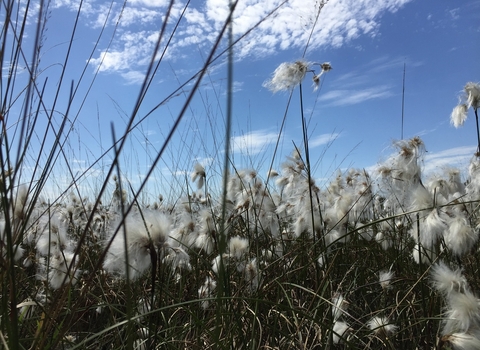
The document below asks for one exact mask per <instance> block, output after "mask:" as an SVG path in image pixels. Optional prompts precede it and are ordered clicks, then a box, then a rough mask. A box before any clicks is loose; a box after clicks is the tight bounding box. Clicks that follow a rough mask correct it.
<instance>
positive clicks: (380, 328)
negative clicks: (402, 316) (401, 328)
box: [367, 316, 398, 337]
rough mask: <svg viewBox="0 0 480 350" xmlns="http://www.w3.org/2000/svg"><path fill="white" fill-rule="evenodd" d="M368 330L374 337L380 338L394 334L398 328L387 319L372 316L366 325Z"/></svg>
mask: <svg viewBox="0 0 480 350" xmlns="http://www.w3.org/2000/svg"><path fill="white" fill-rule="evenodd" d="M367 327H368V329H370V330H371V331H372V332H373V333H374V334H375V335H377V336H380V337H387V336H390V335H392V334H394V333H395V332H396V331H397V329H398V326H395V325H393V324H391V323H390V322H389V320H388V317H385V316H374V317H372V318H371V319H370V320H369V321H368V323H367Z"/></svg>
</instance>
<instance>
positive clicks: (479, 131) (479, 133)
mask: <svg viewBox="0 0 480 350" xmlns="http://www.w3.org/2000/svg"><path fill="white" fill-rule="evenodd" d="M473 111H474V113H475V122H476V124H477V157H480V126H479V125H478V108H474V109H473Z"/></svg>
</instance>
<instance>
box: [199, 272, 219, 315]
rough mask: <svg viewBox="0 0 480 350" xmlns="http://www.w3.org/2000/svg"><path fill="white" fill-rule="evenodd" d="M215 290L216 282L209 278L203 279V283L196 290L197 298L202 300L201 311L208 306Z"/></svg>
mask: <svg viewBox="0 0 480 350" xmlns="http://www.w3.org/2000/svg"><path fill="white" fill-rule="evenodd" d="M216 288H217V282H216V281H215V280H214V279H212V278H211V277H207V278H205V282H204V283H203V284H202V285H201V286H200V288H198V297H199V298H200V299H203V300H202V301H201V302H200V306H201V307H202V309H204V310H205V309H207V308H208V307H209V305H210V300H208V299H209V298H211V297H212V296H213V293H214V292H215V289H216Z"/></svg>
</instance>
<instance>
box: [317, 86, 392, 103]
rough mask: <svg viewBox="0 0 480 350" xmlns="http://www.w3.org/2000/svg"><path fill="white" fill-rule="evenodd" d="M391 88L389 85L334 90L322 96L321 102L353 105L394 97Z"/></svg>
mask: <svg viewBox="0 0 480 350" xmlns="http://www.w3.org/2000/svg"><path fill="white" fill-rule="evenodd" d="M390 89H391V87H390V86H387V85H380V86H374V87H370V88H364V89H355V90H354V89H351V90H332V91H328V92H326V93H325V94H323V95H322V96H320V101H326V102H327V103H328V104H329V105H331V106H342V105H353V104H357V103H362V102H365V101H368V100H372V99H378V98H386V97H390V96H392V92H391V91H390Z"/></svg>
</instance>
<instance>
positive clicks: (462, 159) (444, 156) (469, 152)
mask: <svg viewBox="0 0 480 350" xmlns="http://www.w3.org/2000/svg"><path fill="white" fill-rule="evenodd" d="M476 151H477V148H476V147H475V146H469V147H468V146H465V147H455V148H450V149H447V150H444V151H440V152H436V153H428V154H427V155H426V156H425V160H424V168H423V172H424V174H426V175H428V174H431V173H433V172H438V171H441V170H443V169H445V168H459V169H460V170H461V171H465V170H466V169H467V168H468V164H469V163H470V159H472V157H473V154H474V153H475V152H476Z"/></svg>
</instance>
